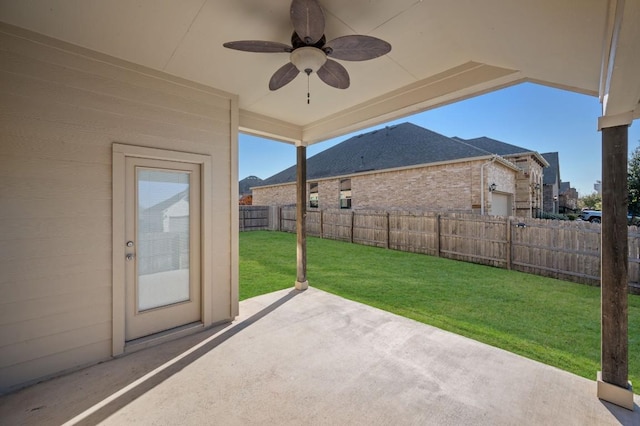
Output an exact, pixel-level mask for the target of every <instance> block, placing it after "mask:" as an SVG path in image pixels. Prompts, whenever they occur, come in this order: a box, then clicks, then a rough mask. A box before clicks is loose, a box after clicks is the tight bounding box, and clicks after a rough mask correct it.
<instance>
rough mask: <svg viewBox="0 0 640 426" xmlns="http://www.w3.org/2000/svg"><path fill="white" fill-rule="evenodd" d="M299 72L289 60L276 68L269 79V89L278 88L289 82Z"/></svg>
mask: <svg viewBox="0 0 640 426" xmlns="http://www.w3.org/2000/svg"><path fill="white" fill-rule="evenodd" d="M298 73H300V71H298V68H296V66H295V65H293V64H292V63H291V62H287V63H286V64H284V65H283V66H282V67H280V68H279V69H278V71H276V72H275V73H274V74H273V75H272V76H271V80H269V90H278V89H279V88H281V87H282V86H284V85H286V84H288V83H290V82H291V81H292V80H293V79H294V78H296V76H297V75H298Z"/></svg>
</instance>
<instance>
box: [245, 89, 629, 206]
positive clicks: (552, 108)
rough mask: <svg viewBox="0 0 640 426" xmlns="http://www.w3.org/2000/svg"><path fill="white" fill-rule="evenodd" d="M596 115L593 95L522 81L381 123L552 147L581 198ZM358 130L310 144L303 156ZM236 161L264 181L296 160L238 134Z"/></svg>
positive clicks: (597, 153)
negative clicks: (412, 124)
mask: <svg viewBox="0 0 640 426" xmlns="http://www.w3.org/2000/svg"><path fill="white" fill-rule="evenodd" d="M600 115H601V105H600V102H599V101H598V98H596V97H592V96H586V95H582V94H578V93H572V92H567V91H564V90H559V89H553V88H549V87H545V86H540V85H536V84H532V83H524V84H520V85H517V86H513V87H509V88H506V89H503V90H499V91H497V92H493V93H489V94H486V95H482V96H477V97H475V98H471V99H467V100H465V101H461V102H457V103H455V104H451V105H447V106H444V107H440V108H436V109H434V110H430V111H426V112H423V113H419V114H415V115H412V116H409V117H405V118H403V119H400V120H395V121H391V122H389V123H386V124H385V125H389V124H396V123H402V122H406V121H408V122H411V123H414V124H417V125H419V126H422V127H425V128H427V129H429V130H433V131H435V132H438V133H441V134H443V135H445V136H449V137H451V136H459V137H461V138H465V139H471V138H475V137H480V136H487V137H490V138H493V139H497V140H500V141H503V142H507V143H511V144H513V145H518V146H521V147H524V148H528V149H531V150H534V151H538V152H540V153H545V152H554V151H557V152H558V155H559V158H560V178H561V179H562V180H563V181H565V182H566V181H569V182H571V186H573V187H574V188H576V189H577V190H578V192H579V194H580V196H583V195H587V194H590V193H592V192H593V184H594V183H595V181H596V180H600V178H601V172H602V155H601V153H602V142H601V134H600V132H598V131H597V123H598V117H599V116H600ZM385 125H380V126H376V127H372V128H370V129H375V128H379V127H384V126H385ZM370 129H367V130H363V131H362V132H358V133H363V132H366V131H368V130H370ZM358 133H354V134H350V135H345V136H343V137H340V138H335V139H330V140H327V141H325V142H321V143H318V144H314V145H311V146H310V147H308V149H307V156H308V157H311V156H313V155H315V154H317V153H318V152H321V151H323V150H325V149H327V148H330V147H331V146H333V145H336V144H338V143H340V142H342V141H344V140H346V139H348V138H349V137H351V136H353V135H355V134H358ZM639 143H640V121H636V123H634V125H632V126H631V127H630V128H629V152H631V151H633V150H634V149H635V148H636V147H637V146H638V145H639ZM239 162H240V164H239V175H240V179H243V178H245V177H247V176H250V175H255V176H258V177H259V178H262V179H265V178H267V177H269V176H272V175H274V174H276V173H278V172H279V171H281V170H283V169H285V168H287V167H289V166H292V165H293V164H295V162H296V152H295V147H293V146H292V145H289V144H284V143H280V142H274V141H271V140H268V139H262V138H257V137H253V136H249V135H244V134H241V135H240V147H239Z"/></svg>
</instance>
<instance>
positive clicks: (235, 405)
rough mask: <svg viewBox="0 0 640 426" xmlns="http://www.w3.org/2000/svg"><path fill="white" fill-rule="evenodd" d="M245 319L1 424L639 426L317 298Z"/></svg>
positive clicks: (51, 387)
mask: <svg viewBox="0 0 640 426" xmlns="http://www.w3.org/2000/svg"><path fill="white" fill-rule="evenodd" d="M240 312H241V316H240V317H238V318H237V319H236V321H234V322H233V323H232V324H228V325H225V326H221V327H218V328H215V329H211V330H207V331H204V332H201V333H198V334H196V335H192V336H188V337H185V338H182V339H179V340H176V341H173V342H169V343H165V344H162V345H159V346H156V347H153V348H149V349H145V350H142V351H139V352H136V353H133V354H130V355H127V356H125V357H122V358H119V359H116V360H112V361H108V362H104V363H102V364H99V365H96V366H93V367H89V368H86V369H83V370H80V371H76V372H74V373H71V374H68V375H65V376H61V377H58V378H55V379H52V380H49V381H46V382H43V383H40V384H37V385H34V386H31V387H29V388H26V389H23V390H20V391H18V392H15V393H13V394H9V395H6V396H4V397H1V398H0V423H1V424H3V425H21V424H29V425H31V424H64V423H65V422H69V424H98V423H101V424H107V425H123V424H145V425H146V424H153V425H204V424H212V425H248V424H261V425H287V424H291V425H302V424H304V425H314V424H320V425H323V424H327V425H329V424H331V425H387V424H388V425H403V424H414V425H431V424H434V425H460V424H474V425H482V424H486V425H512V424H529V425H552V424H553V425H591V424H592V425H607V424H623V425H640V408H639V407H638V405H639V404H640V398H639V397H638V396H637V395H636V396H635V400H634V401H635V403H636V407H635V411H633V412H632V411H628V410H625V409H623V408H619V407H616V406H614V405H611V404H608V403H603V402H601V401H600V400H598V399H597V398H596V396H595V395H596V384H595V382H594V381H591V380H587V379H584V378H581V377H578V376H575V375H573V374H570V373H567V372H564V371H561V370H558V369H556V368H553V367H550V366H547V365H544V364H541V363H538V362H535V361H531V360H528V359H526V358H523V357H520V356H517V355H514V354H511V353H509V352H505V351H503V350H500V349H496V348H493V347H491V346H487V345H484V344H482V343H478V342H476V341H473V340H470V339H467V338H464V337H460V336H458V335H455V334H451V333H448V332H445V331H442V330H439V329H437V328H433V327H430V326H427V325H424V324H421V323H418V322H415V321H412V320H409V319H406V318H403V317H399V316H396V315H393V314H390V313H387V312H384V311H380V310H378V309H375V308H371V307H369V306H366V305H362V304H359V303H355V302H351V301H348V300H345V299H343V298H340V297H337V296H334V295H331V294H328V293H325V292H322V291H319V290H316V289H313V288H311V289H309V290H307V291H305V292H302V293H299V292H297V291H295V290H283V291H279V292H275V293H271V294H267V295H264V296H260V297H256V298H253V299H249V300H246V301H243V302H241V303H240ZM594 376H595V372H594Z"/></svg>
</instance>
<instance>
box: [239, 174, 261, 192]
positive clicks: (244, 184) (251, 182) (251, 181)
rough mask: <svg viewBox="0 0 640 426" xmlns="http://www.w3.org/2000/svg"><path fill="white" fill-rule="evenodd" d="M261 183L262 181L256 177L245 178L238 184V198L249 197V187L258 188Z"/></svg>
mask: <svg viewBox="0 0 640 426" xmlns="http://www.w3.org/2000/svg"><path fill="white" fill-rule="evenodd" d="M260 183H262V179H260V178H259V177H258V176H247V177H246V178H244V179H242V180H241V181H240V182H239V183H238V192H240V197H242V196H243V195H251V187H253V186H258V185H260Z"/></svg>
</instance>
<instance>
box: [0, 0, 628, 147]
mask: <svg viewBox="0 0 640 426" xmlns="http://www.w3.org/2000/svg"><path fill="white" fill-rule="evenodd" d="M320 3H321V4H322V7H323V8H324V11H325V15H326V31H325V33H326V35H327V38H328V39H332V38H335V37H339V36H343V35H348V34H367V35H372V36H375V37H379V38H382V39H384V40H386V41H388V42H389V43H391V45H392V46H393V49H392V51H391V52H390V53H389V54H388V55H386V56H384V57H381V58H378V59H375V60H371V61H366V62H345V61H342V64H343V65H344V66H345V67H346V68H347V70H348V71H349V74H350V75H351V87H350V88H348V89H346V90H338V89H334V88H332V87H329V86H327V85H325V84H323V83H322V82H321V81H320V80H319V79H318V78H317V76H315V75H312V76H311V79H310V90H311V103H310V104H309V105H307V103H306V94H307V78H306V76H304V75H300V76H298V77H297V78H296V79H295V80H294V81H293V82H292V83H290V84H289V85H287V86H285V87H284V88H282V89H280V90H278V91H275V92H271V91H269V88H268V81H269V78H270V77H271V75H272V74H273V72H274V71H275V70H276V69H278V68H279V67H280V66H281V65H283V64H284V63H286V62H287V61H288V59H289V58H288V54H286V53H282V54H258V53H247V52H239V51H234V50H229V49H225V48H223V47H222V43H223V42H226V41H232V40H247V39H256V40H272V41H278V42H283V43H289V40H290V37H291V32H292V27H291V23H290V21H289V6H290V0H270V1H258V0H180V1H165V2H157V1H156V0H137V1H131V0H109V1H99V0H23V1H19V2H17V1H11V0H0V20H1V21H4V22H6V23H8V24H11V25H15V26H18V27H22V28H26V29H29V30H32V31H34V32H37V33H41V34H44V35H47V36H50V37H53V38H56V39H60V40H63V41H66V42H68V43H71V44H74V45H78V46H82V47H85V48H88V49H91V50H95V51H98V52H102V53H105V54H108V55H111V56H114V57H117V58H120V59H124V60H126V61H130V62H134V63H136V64H140V65H143V66H146V67H150V68H153V69H156V70H161V71H164V72H166V73H169V74H172V75H175V76H178V77H181V78H185V79H188V80H192V81H196V82H199V83H201V84H204V85H207V86H210V87H214V88H217V89H221V90H224V91H226V92H230V93H233V94H237V95H238V101H239V107H240V129H241V130H242V131H245V132H248V133H251V134H256V135H261V136H266V137H269V138H273V139H276V140H281V141H286V142H292V143H300V144H310V143H315V142H319V141H322V140H325V139H327V138H330V137H335V136H339V135H342V134H345V133H348V132H351V131H355V130H359V129H362V128H365V127H368V126H370V125H373V124H378V123H381V122H384V121H387V120H390V119H394V118H398V117H401V116H404V115H408V114H411V113H415V112H419V111H423V110H426V109H429V108H433V107H436V106H439V105H443V104H446V103H450V102H454V101H456V100H459V99H464V98H467V97H470V96H474V95H477V94H481V93H485V92H487V91H491V90H495V89H497V88H501V87H505V86H508V85H511V84H515V83H518V82H522V81H533V82H539V83H542V84H547V85H551V86H555V87H560V88H566V89H569V90H575V91H579V92H583V93H587V94H591V95H595V96H598V95H600V96H601V97H602V99H603V101H604V103H603V105H604V106H605V114H606V115H607V116H610V117H611V118H609V119H608V120H610V123H611V122H617V121H620V120H622V121H625V120H627V121H629V120H628V118H629V117H631V118H632V119H633V118H638V117H639V114H640V108H639V106H638V104H639V100H640V77H639V76H640V26H638V25H636V23H637V22H640V2H639V1H636V0H626V1H623V0H610V1H604V0H580V1H576V0H537V1H535V2H532V1H519V2H514V1H513V0H484V1H481V2H479V1H477V0H457V1H440V0H394V1H379V0H374V1H372V0H349V1H344V0H320ZM595 126H596V124H595V123H594V129H595Z"/></svg>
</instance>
